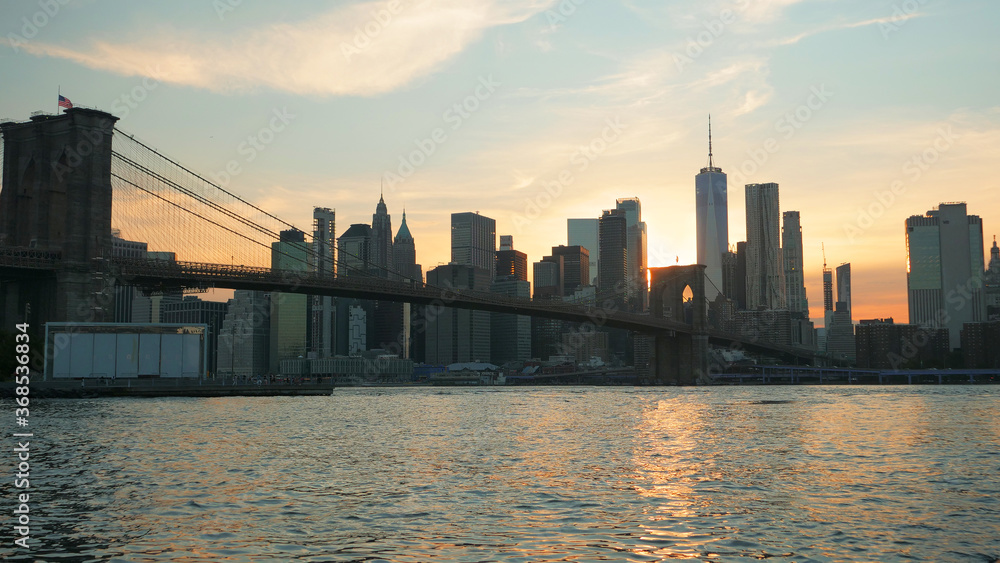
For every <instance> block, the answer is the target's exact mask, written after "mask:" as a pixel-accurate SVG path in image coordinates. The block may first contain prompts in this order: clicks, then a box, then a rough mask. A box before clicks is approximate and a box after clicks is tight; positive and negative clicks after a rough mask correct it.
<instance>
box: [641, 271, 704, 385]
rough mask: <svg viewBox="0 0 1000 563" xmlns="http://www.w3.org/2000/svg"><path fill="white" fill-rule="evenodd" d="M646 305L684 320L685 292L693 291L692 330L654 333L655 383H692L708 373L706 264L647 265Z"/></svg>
mask: <svg viewBox="0 0 1000 563" xmlns="http://www.w3.org/2000/svg"><path fill="white" fill-rule="evenodd" d="M649 271H650V296H649V307H650V312H651V314H652V316H653V317H654V318H666V316H667V314H668V313H669V315H670V316H671V317H672V318H673V320H676V321H680V322H686V320H685V316H684V292H685V290H686V289H688V288H690V289H691V293H692V315H691V317H692V318H691V323H689V324H690V325H691V329H692V330H691V334H684V333H680V332H673V331H671V332H664V333H660V334H657V335H656V345H655V348H654V364H653V365H655V366H656V380H657V382H658V383H673V384H677V385H691V384H694V383H696V382H697V381H698V380H699V379H700V378H702V377H703V376H705V375H707V373H708V303H707V301H706V300H705V266H704V265H701V264H693V265H690V266H668V267H665V268H649Z"/></svg>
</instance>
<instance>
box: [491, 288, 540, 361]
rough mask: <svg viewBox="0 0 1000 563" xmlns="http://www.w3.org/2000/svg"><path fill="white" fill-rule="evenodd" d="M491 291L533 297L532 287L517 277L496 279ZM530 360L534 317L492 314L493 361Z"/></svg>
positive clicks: (513, 295)
mask: <svg viewBox="0 0 1000 563" xmlns="http://www.w3.org/2000/svg"><path fill="white" fill-rule="evenodd" d="M490 291H491V292H492V293H498V294H500V295H506V296H508V297H523V298H528V297H531V284H529V283H528V281H527V280H522V279H518V278H516V277H514V276H504V277H497V279H496V280H494V281H493V283H492V284H490ZM529 358H531V317H529V316H527V315H512V314H510V313H490V361H491V362H493V363H494V364H497V365H503V364H504V363H506V362H514V361H523V360H527V359H529Z"/></svg>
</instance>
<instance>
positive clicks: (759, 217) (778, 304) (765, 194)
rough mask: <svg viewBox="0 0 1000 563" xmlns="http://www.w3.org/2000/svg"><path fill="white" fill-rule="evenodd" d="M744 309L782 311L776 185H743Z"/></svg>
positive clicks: (783, 301) (782, 286) (782, 289)
mask: <svg viewBox="0 0 1000 563" xmlns="http://www.w3.org/2000/svg"><path fill="white" fill-rule="evenodd" d="M746 208H747V309H750V310H754V309H783V308H784V307H785V299H784V297H785V288H784V284H783V283H782V281H781V277H782V271H783V268H782V264H781V247H780V246H779V243H780V239H779V238H778V231H779V230H780V227H779V224H778V220H779V217H780V215H779V214H778V208H779V207H778V184H775V183H768V184H747V185H746Z"/></svg>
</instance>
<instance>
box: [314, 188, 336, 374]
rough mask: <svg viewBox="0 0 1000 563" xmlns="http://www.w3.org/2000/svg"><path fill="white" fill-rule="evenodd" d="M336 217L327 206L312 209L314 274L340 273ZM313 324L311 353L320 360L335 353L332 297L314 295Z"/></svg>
mask: <svg viewBox="0 0 1000 563" xmlns="http://www.w3.org/2000/svg"><path fill="white" fill-rule="evenodd" d="M336 218H337V214H336V212H335V211H334V210H332V209H330V208H327V207H316V208H314V209H313V272H315V273H316V274H319V275H321V276H330V277H333V276H335V275H336V273H337V267H336V266H337V256H336V251H337V220H336ZM309 299H310V300H311V302H312V311H311V315H312V319H311V320H312V322H311V323H310V330H311V334H310V338H309V347H310V350H309V351H310V352H312V353H313V354H315V356H316V357H318V358H329V357H330V356H332V355H333V354H334V334H333V331H334V316H335V314H336V313H335V312H336V305H335V302H334V299H333V297H330V296H329V295H313V296H310V298H309Z"/></svg>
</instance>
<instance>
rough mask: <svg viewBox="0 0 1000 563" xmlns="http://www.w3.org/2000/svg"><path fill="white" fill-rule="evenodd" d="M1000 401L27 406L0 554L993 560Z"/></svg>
mask: <svg viewBox="0 0 1000 563" xmlns="http://www.w3.org/2000/svg"><path fill="white" fill-rule="evenodd" d="M0 404H2V406H3V407H4V408H3V412H9V413H11V414H13V404H12V402H10V401H6V402H3V403H0ZM998 406H1000V388H997V387H978V386H919V387H813V386H797V387H724V388H682V389H674V388H666V389H660V388H652V389H651V388H600V387H598V388H590V387H586V388H585V387H575V388H573V387H571V388H477V389H457V388H453V389H442V388H435V389H427V388H424V389H374V388H367V389H345V390H341V389H337V390H336V391H335V392H334V394H333V395H332V396H330V397H275V398H218V399H194V398H192V399H184V398H167V399H112V398H108V399H93V400H49V401H44V402H43V401H39V404H37V405H33V408H32V413H31V415H32V417H31V420H32V425H33V428H32V430H33V431H34V433H35V438H34V441H33V442H32V462H33V464H32V479H31V483H32V489H31V498H32V501H33V504H32V517H33V520H32V530H33V538H32V539H33V543H34V544H35V547H34V548H33V549H32V551H31V554H30V555H31V556H30V557H24V558H22V557H21V556H24V555H25V553H24V552H23V551H22V550H18V551H14V550H11V549H10V547H11V543H10V542H11V541H12V539H8V540H5V542H4V545H3V546H2V547H0V556H3V557H7V558H10V557H14V559H13V560H26V561H27V560H34V559H37V560H42V561H107V560H117V561H139V562H145V561H148V562H158V561H234V562H243V561H246V562H262V561H311V562H318V561H412V562H417V561H441V562H446V561H525V562H528V561H665V560H673V559H685V558H687V559H692V560H696V561H747V560H758V559H765V558H766V559H768V560H771V561H902V560H916V561H996V560H997V559H1000V508H998V507H1000V502H998V501H997V499H998V498H1000V421H998V418H997V413H998ZM4 418H5V419H6V418H12V417H4ZM14 431H15V430H14V428H13V427H10V426H8V427H6V432H7V433H6V435H7V436H10V434H11V432H14ZM8 440H12V439H10V438H8ZM5 457H6V459H4V462H3V463H4V464H7V465H6V466H8V467H9V466H10V465H12V462H13V458H12V456H11V455H10V454H8V455H7V456H5ZM0 493H2V498H4V499H9V501H8V500H5V501H4V504H5V505H7V506H12V503H13V500H14V489H13V487H12V480H11V479H5V480H4V482H3V483H2V484H0ZM5 535H6V536H7V537H8V538H11V536H10V535H9V534H5Z"/></svg>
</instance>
